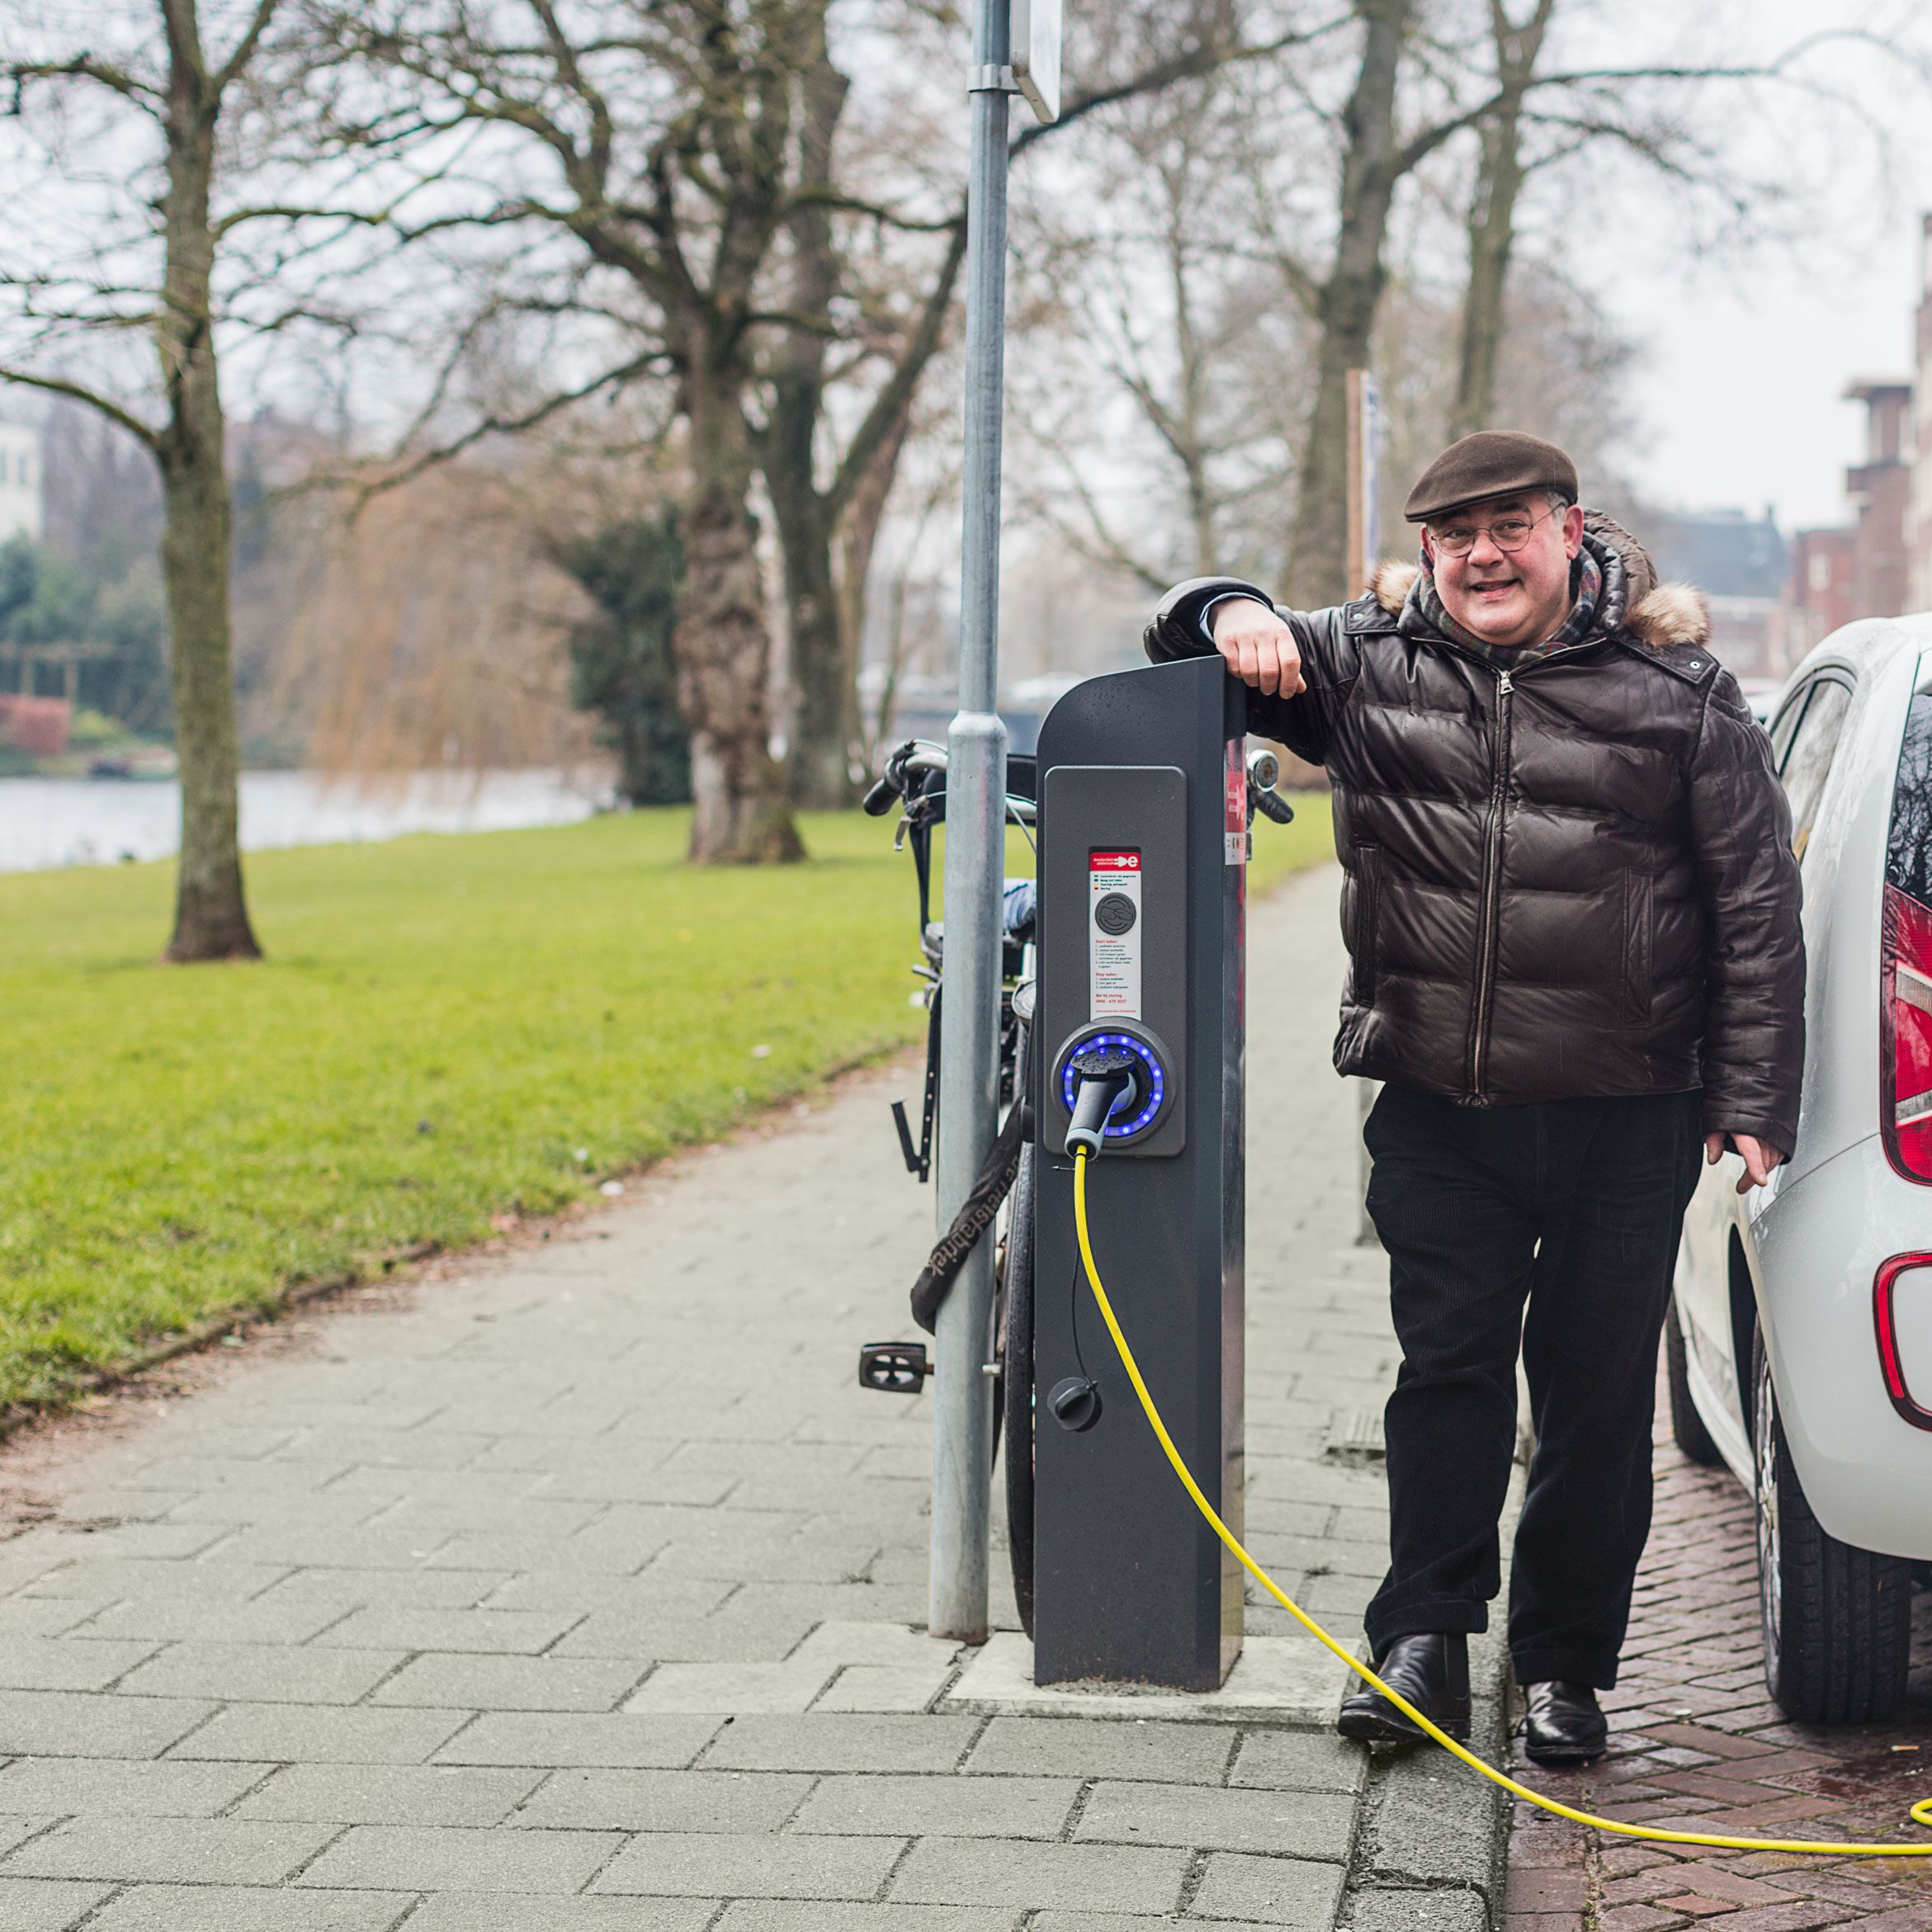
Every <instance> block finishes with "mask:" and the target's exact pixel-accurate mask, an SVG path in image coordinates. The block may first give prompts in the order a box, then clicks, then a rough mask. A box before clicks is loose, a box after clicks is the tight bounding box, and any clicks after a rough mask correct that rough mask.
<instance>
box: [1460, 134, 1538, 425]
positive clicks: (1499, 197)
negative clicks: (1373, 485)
mask: <svg viewBox="0 0 1932 1932" xmlns="http://www.w3.org/2000/svg"><path fill="white" fill-rule="evenodd" d="M1520 139H1521V136H1520V132H1519V120H1518V116H1517V115H1516V114H1515V113H1514V111H1511V112H1509V113H1506V114H1503V115H1499V116H1497V118H1496V119H1495V120H1494V121H1492V122H1490V125H1488V126H1486V128H1484V130H1482V159H1481V164H1480V166H1479V168H1478V169H1477V172H1476V192H1475V195H1474V196H1473V198H1472V199H1471V203H1470V208H1469V289H1468V292H1467V295H1465V296H1464V298H1463V302H1462V352H1461V355H1460V357H1458V359H1457V370H1456V400H1455V403H1454V405H1453V407H1452V409H1451V410H1450V412H1449V440H1450V441H1451V442H1455V441H1456V439H1457V437H1465V436H1471V435H1473V434H1474V433H1475V432H1476V431H1477V430H1479V429H1486V428H1488V427H1489V423H1490V413H1491V412H1492V411H1493V410H1494V409H1495V400H1496V352H1497V349H1498V347H1499V346H1500V343H1501V342H1502V337H1503V291H1504V289H1505V285H1506V284H1507V282H1508V281H1509V251H1510V249H1511V248H1512V247H1513V246H1514V242H1515V239H1516V196H1517V191H1519V189H1520V188H1521V187H1522V185H1523V167H1522V163H1521V159H1520V148H1519V143H1520Z"/></svg>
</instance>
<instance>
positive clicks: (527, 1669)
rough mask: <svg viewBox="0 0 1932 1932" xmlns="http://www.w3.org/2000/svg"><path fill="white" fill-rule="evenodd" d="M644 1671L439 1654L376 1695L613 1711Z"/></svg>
mask: <svg viewBox="0 0 1932 1932" xmlns="http://www.w3.org/2000/svg"><path fill="white" fill-rule="evenodd" d="M642 1674H643V1672H642V1669H641V1667H640V1665H636V1664H635V1663H627V1662H624V1661H622V1660H616V1659H612V1660H602V1659H599V1658H594V1657H503V1656H478V1655H476V1654H475V1653H468V1654H463V1653H453V1654H436V1655H431V1656H421V1657H417V1658H414V1659H413V1660H411V1661H410V1662H409V1663H408V1664H405V1665H404V1666H403V1668H402V1669H401V1670H399V1671H398V1672H397V1673H396V1675H394V1677H392V1678H390V1680H389V1681H388V1682H387V1683H386V1684H384V1685H383V1686H382V1688H381V1689H380V1690H378V1691H377V1692H376V1695H375V1697H374V1698H373V1699H372V1700H371V1701H372V1702H374V1703H378V1704H416V1705H440V1706H443V1707H446V1708H463V1709H469V1710H479V1711H608V1710H612V1709H613V1708H615V1707H616V1704H617V1702H618V1700H619V1699H620V1698H621V1697H622V1696H623V1695H624V1693H625V1692H626V1691H627V1690H629V1689H630V1688H631V1685H632V1684H635V1683H636V1681H637V1679H638V1678H639V1677H640V1675H642Z"/></svg>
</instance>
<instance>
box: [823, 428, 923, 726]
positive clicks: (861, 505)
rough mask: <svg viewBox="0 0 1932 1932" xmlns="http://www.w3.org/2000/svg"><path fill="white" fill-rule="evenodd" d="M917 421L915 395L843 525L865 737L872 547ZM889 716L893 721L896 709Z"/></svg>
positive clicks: (841, 543) (849, 660) (847, 633)
mask: <svg viewBox="0 0 1932 1932" xmlns="http://www.w3.org/2000/svg"><path fill="white" fill-rule="evenodd" d="M911 426H912V399H911V398H910V397H908V398H907V399H906V406H905V409H902V410H901V411H900V413H899V418H898V420H897V422H895V423H894V424H893V425H892V428H891V430H890V433H889V434H888V435H887V436H886V440H885V441H884V442H881V444H880V445H879V447H878V449H877V451H876V453H875V454H874V456H873V457H872V461H871V462H870V463H868V464H867V465H866V467H865V469H864V470H863V471H862V473H861V475H860V476H859V479H858V480H857V483H856V484H853V491H852V496H851V499H850V500H849V501H848V503H847V504H846V506H845V516H844V518H843V522H841V524H840V526H839V531H838V630H839V634H840V635H841V637H842V638H843V640H844V645H845V658H846V666H847V671H846V678H845V688H846V691H847V692H848V696H849V699H850V702H851V706H852V721H853V730H856V731H857V732H858V733H859V735H860V737H861V739H863V736H864V730H865V727H864V723H863V720H862V719H861V717H860V716H859V702H858V670H859V653H860V651H861V650H862V648H863V646H864V644H865V635H866V587H867V584H868V583H870V581H871V579H872V551H873V550H874V549H875V548H876V546H877V544H878V541H879V527H880V525H881V524H882V523H883V522H885V521H886V503H888V502H889V501H890V499H891V496H892V479H893V477H894V475H895V473H896V472H897V470H898V468H899V455H900V451H901V450H903V449H904V448H905V437H906V432H907V431H908V430H909V428H910V427H911ZM884 722H885V725H886V726H887V727H890V722H891V720H890V715H888V716H887V717H886V720H884Z"/></svg>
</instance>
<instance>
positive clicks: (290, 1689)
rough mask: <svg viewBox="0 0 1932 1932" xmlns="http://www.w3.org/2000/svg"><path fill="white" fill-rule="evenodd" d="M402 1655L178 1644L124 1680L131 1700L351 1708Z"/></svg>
mask: <svg viewBox="0 0 1932 1932" xmlns="http://www.w3.org/2000/svg"><path fill="white" fill-rule="evenodd" d="M403 1659H404V1652H403V1651H349V1650H323V1649H319V1648H317V1647H315V1646H309V1645H301V1646H298V1645H293V1644H239V1643H237V1644H220V1643H177V1644H173V1645H171V1646H169V1647H168V1649H166V1650H164V1651H162V1652H161V1653H160V1654H159V1655H158V1656H156V1657H154V1659H152V1660H151V1661H149V1662H148V1663H145V1664H143V1665H141V1666H140V1667H139V1669H138V1670H133V1671H130V1673H129V1674H128V1677H127V1680H126V1683H125V1685H124V1686H123V1688H124V1689H125V1690H126V1691H127V1692H128V1693H130V1695H131V1696H135V1697H210V1698H222V1699H224V1700H229V1699H239V1700H241V1701H243V1702H247V1703H282V1704H352V1703H356V1702H357V1699H359V1698H363V1697H366V1696H367V1695H368V1693H370V1692H371V1690H373V1689H375V1688H376V1685H377V1684H380V1683H381V1682H382V1680H383V1679H384V1678H385V1677H386V1676H388V1675H389V1674H390V1671H392V1670H394V1669H395V1667H396V1666H397V1665H399V1664H400V1663H401V1662H402V1661H403Z"/></svg>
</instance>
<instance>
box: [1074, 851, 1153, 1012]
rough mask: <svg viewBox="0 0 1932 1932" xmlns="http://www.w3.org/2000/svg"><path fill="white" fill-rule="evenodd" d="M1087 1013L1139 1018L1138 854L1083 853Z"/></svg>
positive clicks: (1139, 865) (1139, 869)
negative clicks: (1085, 892)
mask: <svg viewBox="0 0 1932 1932" xmlns="http://www.w3.org/2000/svg"><path fill="white" fill-rule="evenodd" d="M1087 983H1088V1009H1089V1012H1090V1013H1091V1014H1092V1016H1093V1017H1094V1018H1095V1019H1132V1020H1137V1019H1138V1018H1140V1017H1141V855H1140V853H1137V852H1090V853H1088V855H1087Z"/></svg>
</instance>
